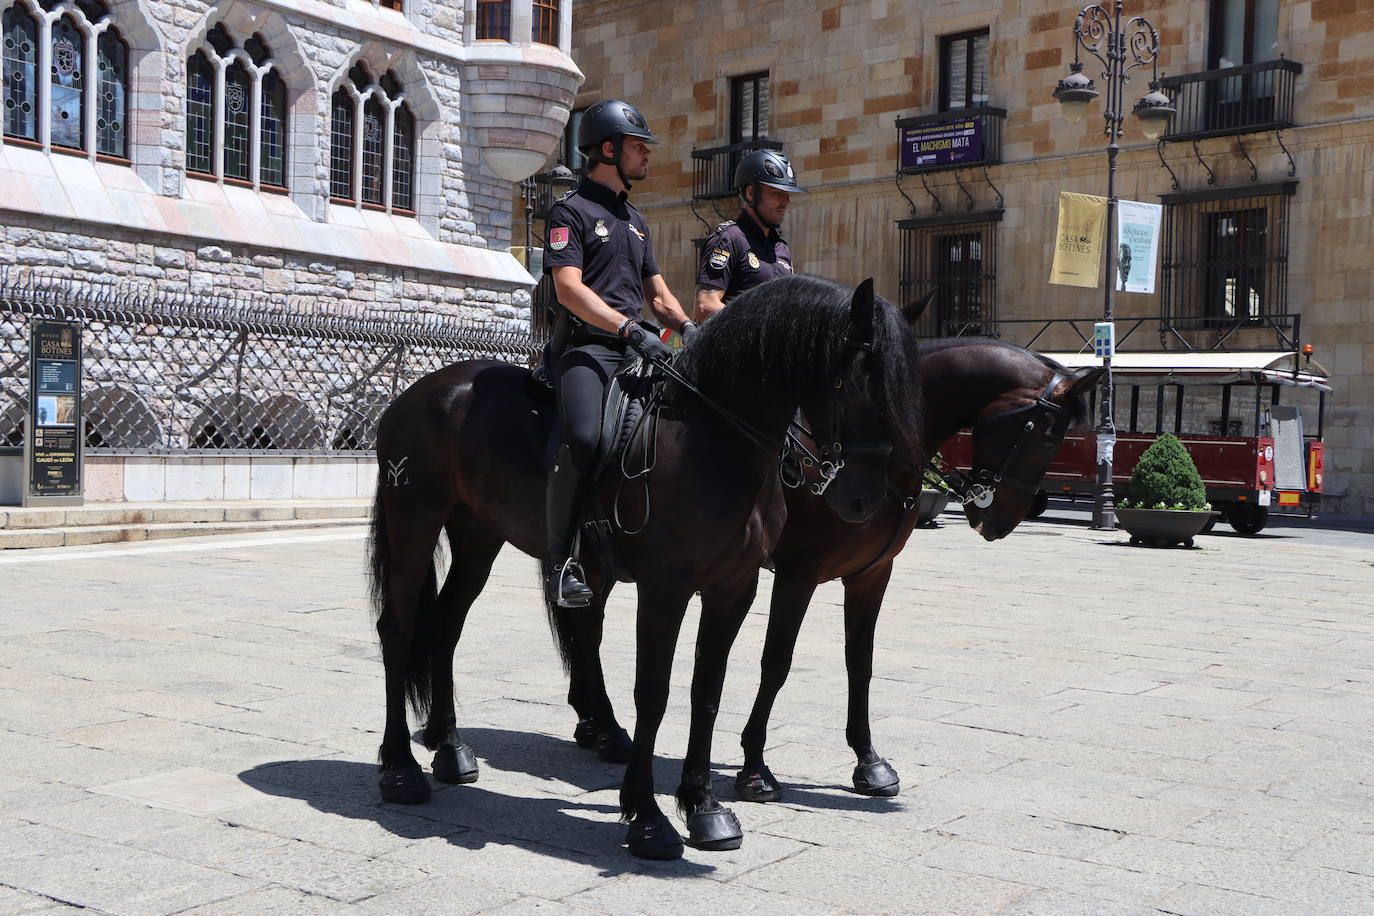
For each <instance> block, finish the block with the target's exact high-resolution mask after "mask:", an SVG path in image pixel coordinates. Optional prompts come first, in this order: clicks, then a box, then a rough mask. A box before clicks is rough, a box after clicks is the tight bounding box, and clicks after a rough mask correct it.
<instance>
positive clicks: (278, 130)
mask: <svg viewBox="0 0 1374 916" xmlns="http://www.w3.org/2000/svg"><path fill="white" fill-rule="evenodd" d="M261 131H262V133H261V140H262V150H261V152H260V153H259V155H260V156H261V159H262V161H261V163H260V168H261V171H262V183H263V184H269V185H272V186H274V187H278V188H284V187H286V84H285V83H284V82H282V80H281V77H279V76H277V74H276V71H269V72H268V73H267V74H266V75H265V76H263V78H262V125H261Z"/></svg>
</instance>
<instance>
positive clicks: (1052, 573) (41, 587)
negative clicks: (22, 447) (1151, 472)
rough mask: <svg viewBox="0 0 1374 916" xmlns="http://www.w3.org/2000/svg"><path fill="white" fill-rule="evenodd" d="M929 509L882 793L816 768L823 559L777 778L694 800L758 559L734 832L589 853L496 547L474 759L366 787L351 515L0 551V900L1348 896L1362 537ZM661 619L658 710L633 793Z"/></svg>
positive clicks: (744, 903)
mask: <svg viewBox="0 0 1374 916" xmlns="http://www.w3.org/2000/svg"><path fill="white" fill-rule="evenodd" d="M292 511H293V518H297V519H298V518H300V516H298V515H294V511H295V510H294V509H293V510H292ZM944 520H945V522H946V524H945V525H944V527H942V528H939V529H937V530H933V531H922V532H918V534H917V537H916V538H914V539H913V544H912V549H910V550H908V551H907V553H906V554H904V555H903V557H902V558H901V559H900V560H899V563H898V566H897V569H896V571H895V573H894V576H893V581H892V585H891V587H890V589H889V594H888V601H887V610H886V612H885V614H884V616H883V618H882V620H881V621H880V623H879V630H878V644H879V645H878V651H877V655H876V658H875V674H876V678H877V679H876V680H875V683H874V685H873V689H872V707H873V729H874V735H875V741H876V742H877V746H878V749H879V751H880V752H881V753H883V754H884V755H885V756H886V757H888V759H889V760H891V761H892V763H893V765H894V766H896V768H897V769H898V771H899V773H900V774H901V777H902V787H903V788H902V793H901V795H899V796H898V797H896V798H893V799H871V798H864V797H862V796H858V795H855V794H853V793H852V792H850V791H849V790H848V785H849V778H850V771H851V770H852V768H853V757H852V754H851V753H850V752H849V751H848V749H847V748H846V747H845V743H844V715H845V682H844V670H843V662H842V656H841V652H840V645H841V644H842V641H843V619H842V614H841V612H840V605H841V603H842V598H843V596H842V590H841V589H840V587H839V586H838V585H836V584H828V585H826V586H823V587H822V588H821V589H819V590H818V592H817V596H816V600H815V602H814V603H813V606H812V610H811V614H810V615H809V617H808V620H807V622H806V625H805V627H804V628H803V632H802V639H801V642H800V643H799V645H798V649H797V655H796V664H795V667H794V670H793V673H792V676H791V678H790V680H789V682H788V685H787V687H786V689H785V690H784V691H783V693H782V695H781V696H780V697H779V700H778V703H777V706H776V710H775V714H774V717H773V721H772V724H771V729H770V733H769V741H768V750H767V754H768V761H769V763H770V765H771V766H772V768H773V770H774V772H775V773H776V774H777V775H778V776H779V778H780V779H782V780H783V781H784V783H785V784H786V785H787V790H788V795H787V798H786V800H785V801H784V802H782V803H779V804H775V805H748V804H742V803H738V802H733V801H732V800H731V798H732V781H733V776H734V772H735V769H734V767H735V765H736V763H737V761H738V758H739V748H738V732H739V729H740V727H741V725H742V723H743V721H744V717H745V715H746V712H747V710H748V708H749V704H750V703H751V702H752V693H753V690H754V687H755V685H756V683H757V679H758V668H757V659H758V657H759V650H760V646H761V644H762V637H763V632H764V627H765V626H766V622H767V621H766V608H767V603H766V602H767V597H768V591H769V586H770V585H771V578H770V576H768V575H767V574H765V575H764V577H763V580H762V584H761V589H760V597H759V601H758V603H756V605H755V607H754V608H753V610H752V611H751V612H750V614H749V615H748V618H747V620H746V622H745V625H744V628H743V630H742V632H741V635H740V637H739V640H738V641H737V643H736V647H735V650H734V653H733V655H732V667H731V671H730V676H729V677H728V678H727V681H726V687H725V693H724V696H723V697H722V704H721V708H722V713H721V715H720V718H719V720H718V724H717V729H716V733H715V747H714V754H713V757H714V761H715V766H716V774H717V775H716V778H715V782H714V784H715V786H716V788H717V791H718V793H719V794H720V795H721V797H722V799H723V800H725V801H726V802H727V803H728V804H732V806H733V807H734V809H735V810H736V812H737V813H738V815H739V817H740V820H741V823H742V824H743V826H744V829H745V832H746V839H745V844H744V846H743V847H742V848H741V849H740V850H738V851H735V852H730V853H703V852H698V851H695V850H690V849H689V850H688V851H687V854H686V856H685V857H684V858H683V859H682V860H680V861H677V862H670V863H648V862H640V861H637V860H634V859H632V858H631V857H629V856H628V855H627V854H626V852H625V850H624V848H623V846H621V842H622V840H623V837H624V827H623V826H622V825H621V824H619V823H618V818H617V812H618V809H617V791H616V789H617V785H618V779H619V776H618V773H619V770H618V768H616V767H613V766H609V765H607V764H603V763H601V762H600V761H598V760H597V759H596V758H595V757H594V756H593V755H590V754H587V753H586V752H585V751H582V750H580V749H578V748H576V747H575V746H574V745H573V743H572V742H571V740H570V736H571V730H572V726H573V724H574V717H573V716H572V714H571V711H570V710H567V709H566V707H565V705H564V696H565V693H566V682H565V680H564V678H563V675H562V672H561V669H560V667H559V663H558V660H557V656H556V653H555V651H554V649H553V646H552V643H551V640H550V639H549V636H548V634H547V630H546V626H545V623H544V612H543V608H542V605H541V603H540V601H539V595H538V591H537V583H536V579H535V564H534V563H533V561H531V560H529V559H528V558H525V557H522V556H520V555H518V554H516V553H514V552H510V551H508V552H506V553H503V555H502V556H501V557H500V558H499V559H498V561H497V564H496V568H495V569H494V571H493V575H492V578H491V582H490V584H489V588H488V591H487V593H486V594H485V595H484V598H483V600H482V602H481V603H480V604H479V605H478V606H477V607H476V608H474V610H473V613H472V614H471V615H470V617H469V620H468V622H467V627H466V630H465V634H464V641H463V643H462V645H461V646H460V648H459V652H458V657H457V662H456V668H457V671H458V680H457V684H458V718H459V724H460V728H461V730H462V733H463V736H464V740H467V741H468V742H470V743H471V744H472V745H473V746H474V748H475V749H476V752H477V754H478V758H479V762H480V764H481V768H482V775H481V779H480V780H479V782H478V783H476V784H474V785H469V786H455V787H449V786H436V792H435V795H434V798H433V800H432V801H431V802H430V803H429V804H426V805H421V806H413V807H402V806H390V805H383V804H381V803H380V802H379V800H378V798H377V795H376V784H375V778H376V777H375V763H374V761H375V755H376V747H377V743H378V741H379V737H380V735H379V731H380V728H381V726H382V690H383V683H382V669H381V663H380V655H379V652H378V649H377V645H376V640H375V635H374V632H373V630H372V621H371V616H370V613H369V611H368V608H367V604H366V600H365V582H364V579H363V576H362V568H363V567H362V558H363V554H362V548H363V537H362V534H363V532H362V531H361V530H360V529H356V528H352V529H349V528H343V529H338V530H334V531H322V532H317V533H312V532H300V531H293V532H283V533H279V534H252V535H235V536H228V537H217V538H206V539H191V540H183V541H177V542H169V541H153V540H148V541H144V542H142V543H129V544H115V545H107V546H90V547H64V548H60V549H37V550H33V551H22V552H17V551H12V552H6V553H4V554H0V581H2V582H3V583H4V585H5V587H4V589H0V746H3V747H4V751H3V753H0V912H5V913H10V912H15V913H30V912H33V913H50V912H51V913H58V912H75V911H76V908H78V907H80V908H85V909H86V911H88V912H98V913H117V914H124V913H129V914H142V913H149V914H172V913H178V914H181V913H196V914H203V916H238V914H243V916H248V914H252V916H257V914H262V913H304V914H312V913H331V914H332V913H339V912H347V911H358V912H363V913H399V912H445V913H479V912H480V913H483V914H524V913H536V912H537V913H541V914H549V913H555V914H557V913H570V914H571V913H578V914H585V913H588V912H595V913H615V914H621V913H625V914H630V913H635V914H638V913H655V914H657V913H700V912H743V913H765V914H772V913H777V914H812V913H940V914H948V913H993V912H997V913H1015V914H1055V916H1059V914H1075V913H1083V914H1102V913H1122V914H1128V913H1129V914H1142V913H1199V914H1202V913H1206V914H1214V913H1237V914H1240V913H1244V914H1247V916H1249V914H1265V913H1283V914H1291V913H1295V912H1301V913H1304V914H1326V913H1360V914H1367V913H1368V912H1370V901H1371V900H1374V866H1372V865H1370V864H1369V863H1371V862H1374V779H1371V777H1370V773H1371V768H1370V761H1371V760H1374V735H1371V732H1370V728H1369V726H1370V724H1371V722H1374V704H1371V703H1370V700H1371V695H1374V612H1371V611H1370V610H1369V609H1368V607H1367V606H1366V605H1368V604H1369V602H1368V596H1369V595H1371V594H1374V559H1372V558H1374V551H1371V550H1370V549H1369V548H1371V547H1374V534H1369V535H1363V536H1362V535H1359V534H1357V533H1352V534H1349V535H1347V536H1346V538H1345V540H1343V541H1342V542H1341V543H1339V544H1331V543H1316V542H1313V541H1310V540H1309V539H1308V536H1307V535H1306V534H1304V533H1303V532H1300V531H1291V530H1284V531H1282V532H1280V533H1276V534H1275V535H1273V536H1267V537H1260V538H1254V539H1240V538H1230V537H1216V538H1213V537H1207V538H1202V539H1200V541H1199V543H1200V544H1201V545H1202V546H1201V548H1200V549H1195V550H1142V549H1130V548H1126V547H1124V546H1121V545H1122V543H1123V542H1124V540H1125V538H1124V536H1123V535H1119V534H1114V533H1108V532H1092V531H1088V530H1086V529H1082V528H1073V527H1070V526H1065V525H1062V524H1054V523H1050V522H1032V523H1027V524H1026V525H1024V526H1023V528H1022V529H1021V530H1019V531H1018V532H1017V533H1015V534H1013V535H1012V536H1011V537H1010V538H1009V539H1007V540H1006V541H1003V542H1000V543H997V544H992V545H989V544H984V543H982V542H981V541H980V540H978V539H977V538H976V536H975V535H973V534H972V533H971V532H969V531H968V530H967V529H966V528H965V527H964V526H962V525H961V524H960V523H959V522H958V519H957V518H956V517H955V516H952V515H946V516H945V519H944ZM104 521H106V522H108V521H109V519H108V518H107V519H104ZM345 521H346V520H345ZM14 530H19V529H14ZM24 530H27V531H33V530H41V529H24ZM1361 537H1364V540H1360V538H1361ZM696 618H697V609H696V607H695V605H694V606H693V607H692V608H691V609H689V612H688V619H687V621H686V623H685V626H684V636H683V642H684V645H682V646H680V647H679V652H678V654H677V657H676V659H675V663H674V670H673V673H672V686H673V696H672V699H671V701H670V705H669V712H668V716H667V718H666V719H665V721H664V725H663V728H662V730H661V733H660V737H659V745H658V752H659V754H660V758H659V764H658V769H657V775H658V785H659V789H660V791H661V792H662V793H664V794H663V795H662V797H661V804H662V805H663V806H664V808H665V810H669V811H671V808H672V800H671V795H670V794H669V793H670V792H671V789H672V787H673V785H674V784H675V782H676V777H677V766H678V755H680V754H681V752H682V749H683V747H684V746H685V742H686V733H687V724H688V723H687V692H688V689H689V686H690V675H691V650H690V648H689V647H688V645H689V641H690V638H691V632H692V629H693V627H694V625H695V621H696ZM633 633H634V606H633V589H632V588H627V587H622V588H620V589H619V590H618V591H617V592H616V593H615V594H614V595H613V596H612V598H611V601H610V604H609V605H608V611H607V622H606V637H605V647H604V653H603V655H604V663H605V667H606V671H607V680H608V686H609V689H610V692H611V696H612V698H613V700H614V701H615V702H616V704H617V707H618V709H619V710H620V713H621V717H622V720H623V721H624V722H625V724H627V725H629V724H631V723H632V722H633V709H632V704H631V702H630V696H631V690H632V676H633V663H634V658H633ZM417 757H418V758H419V759H420V760H421V762H422V763H426V764H427V763H428V754H427V753H426V752H424V751H423V749H419V748H418V747H417Z"/></svg>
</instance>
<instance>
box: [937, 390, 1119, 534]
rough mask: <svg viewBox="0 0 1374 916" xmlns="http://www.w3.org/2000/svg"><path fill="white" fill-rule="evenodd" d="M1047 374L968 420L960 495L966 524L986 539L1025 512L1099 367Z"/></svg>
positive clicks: (1082, 408) (1006, 530)
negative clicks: (969, 448)
mask: <svg viewBox="0 0 1374 916" xmlns="http://www.w3.org/2000/svg"><path fill="white" fill-rule="evenodd" d="M1047 371H1048V372H1049V379H1048V381H1045V382H1043V383H1042V384H1041V385H1039V386H1037V387H1034V388H1023V389H1020V390H1019V391H1018V392H1016V393H1015V394H1014V395H1013V396H1012V397H1011V398H1009V399H1005V400H1004V399H999V400H998V401H996V402H994V404H993V405H991V406H990V407H989V409H988V411H986V412H985V413H984V414H983V415H982V416H981V417H979V419H978V421H977V422H976V423H974V424H973V467H972V470H971V471H970V472H969V474H968V475H967V478H966V479H967V480H968V481H969V486H968V487H967V488H966V490H965V492H964V493H962V494H961V495H960V498H961V500H962V501H963V503H964V515H965V517H966V518H967V519H968V523H969V526H970V527H972V528H973V529H974V530H976V531H977V532H978V533H979V534H981V535H982V536H983V538H984V539H985V540H988V541H996V540H998V539H1000V538H1004V537H1006V536H1007V535H1008V534H1010V533H1011V532H1012V531H1013V530H1015V528H1016V526H1017V525H1019V524H1020V523H1021V521H1022V520H1023V519H1025V517H1026V515H1027V513H1029V512H1030V509H1031V505H1032V504H1033V502H1034V500H1035V497H1036V494H1037V493H1038V492H1039V490H1040V483H1041V481H1042V480H1043V479H1044V477H1045V472H1046V471H1047V470H1049V466H1050V463H1051V462H1052V461H1054V457H1055V455H1057V454H1058V453H1059V448H1060V446H1062V445H1063V444H1064V436H1065V434H1067V433H1068V431H1069V428H1070V427H1071V426H1073V425H1074V423H1075V422H1077V421H1079V420H1081V419H1082V418H1083V417H1085V416H1086V413H1087V406H1086V405H1087V400H1086V398H1087V393H1088V392H1090V391H1091V390H1092V387H1093V385H1095V384H1097V382H1098V380H1099V379H1100V378H1101V377H1102V374H1103V373H1104V372H1105V371H1106V370H1105V369H1102V368H1096V369H1084V370H1081V371H1079V372H1077V373H1074V372H1070V371H1068V370H1066V369H1054V368H1048V369H1047Z"/></svg>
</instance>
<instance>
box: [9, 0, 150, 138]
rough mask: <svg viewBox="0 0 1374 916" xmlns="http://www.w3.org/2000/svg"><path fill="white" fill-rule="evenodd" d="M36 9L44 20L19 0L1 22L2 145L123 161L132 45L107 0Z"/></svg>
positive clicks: (50, 0) (46, 1) (52, 2)
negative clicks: (92, 57) (45, 87)
mask: <svg viewBox="0 0 1374 916" xmlns="http://www.w3.org/2000/svg"><path fill="white" fill-rule="evenodd" d="M39 5H40V6H41V7H42V10H44V11H46V12H47V13H48V15H43V14H41V13H39V12H37V11H34V12H30V10H29V9H28V5H27V4H24V3H18V2H16V3H12V4H11V5H9V6H8V7H6V8H5V10H4V13H3V17H0V69H3V72H4V79H3V85H4V90H3V96H0V98H2V99H3V103H2V104H3V107H4V117H3V122H0V129H3V132H4V136H5V140H6V141H7V142H14V141H18V142H21V143H22V142H26V141H27V142H29V143H34V144H38V145H41V146H45V147H56V148H58V149H66V150H77V151H80V152H84V153H88V154H91V155H99V156H109V157H113V158H116V159H124V160H127V159H128V98H129V94H128V84H129V47H128V45H127V44H126V43H125V42H124V39H123V38H122V37H120V34H119V29H118V27H117V26H115V25H114V17H112V15H111V14H110V9H109V6H108V5H107V4H106V3H105V2H104V0H77V2H76V3H74V4H72V5H71V6H68V7H65V8H62V7H60V6H59V4H58V3H57V2H56V0H43V2H42V3H41V4H39ZM59 12H60V15H56V16H55V17H54V16H53V14H54V13H59ZM92 46H93V47H94V51H95V60H94V61H92V60H90V59H89V57H90V54H89V52H90V50H91V48H92ZM92 67H94V70H92ZM44 80H46V81H47V84H48V90H47V91H48V99H47V103H48V104H47V108H46V111H44V110H41V109H42V101H41V100H42V95H43V93H42V90H41V81H44Z"/></svg>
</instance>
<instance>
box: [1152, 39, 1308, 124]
mask: <svg viewBox="0 0 1374 916" xmlns="http://www.w3.org/2000/svg"><path fill="white" fill-rule="evenodd" d="M1301 72H1302V64H1300V63H1297V62H1296V61H1291V60H1285V59H1284V58H1279V59H1278V60H1266V61H1262V62H1261V63H1258V64H1244V65H1243V66H1239V67H1226V68H1224V69H1221V70H1204V71H1203V72H1201V73H1186V74H1184V75H1182V76H1169V77H1164V78H1163V79H1161V80H1160V81H1159V82H1160V85H1161V86H1162V87H1163V88H1164V89H1165V90H1166V91H1167V92H1168V93H1169V94H1170V95H1171V96H1173V99H1174V108H1175V109H1177V111H1178V114H1176V115H1175V116H1174V119H1173V124H1172V125H1170V128H1169V132H1168V133H1166V134H1165V135H1164V139H1165V140H1166V141H1179V140H1201V139H1202V138H1204V137H1224V136H1227V135H1231V134H1247V133H1253V132H1255V131H1262V130H1279V129H1282V128H1285V127H1292V126H1293V94H1294V89H1295V85H1296V83H1297V75H1298V74H1299V73H1301Z"/></svg>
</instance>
